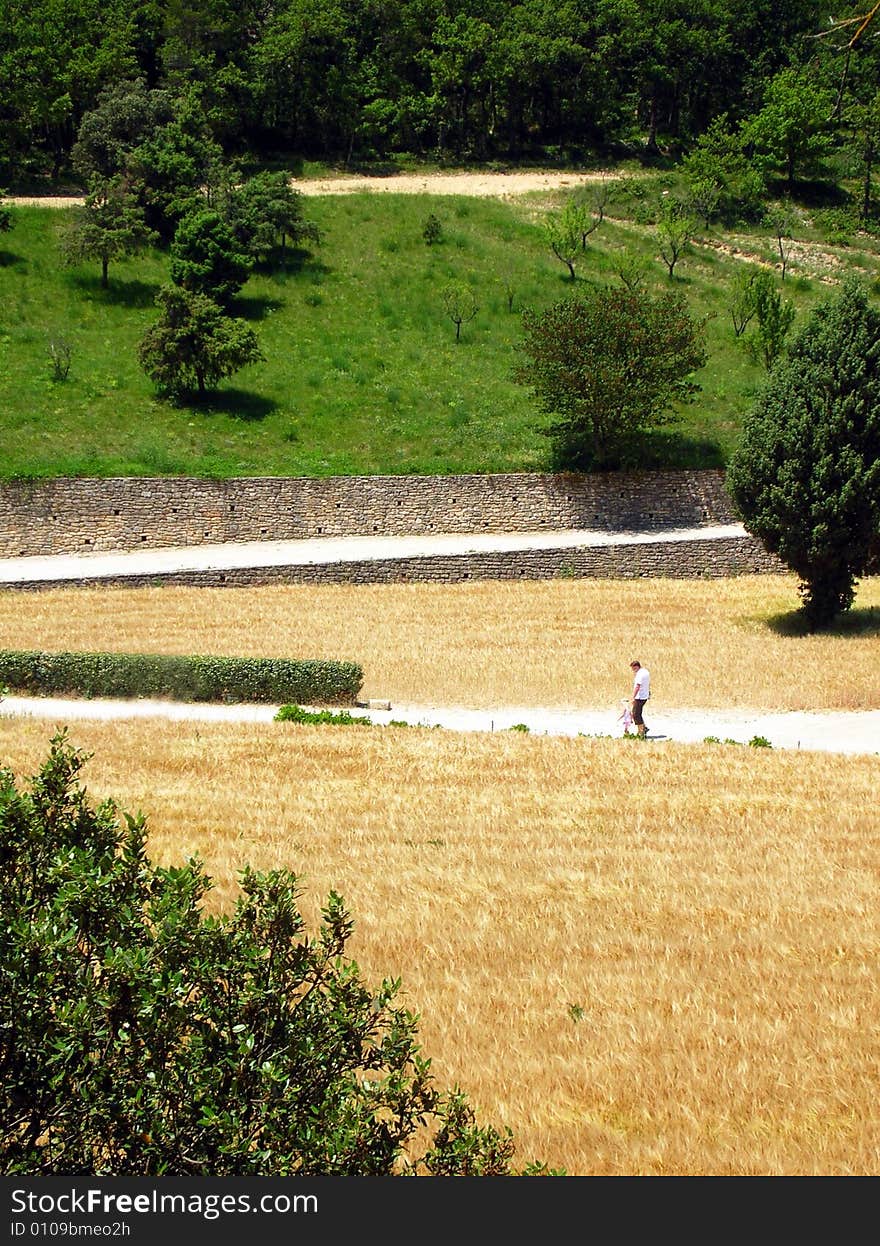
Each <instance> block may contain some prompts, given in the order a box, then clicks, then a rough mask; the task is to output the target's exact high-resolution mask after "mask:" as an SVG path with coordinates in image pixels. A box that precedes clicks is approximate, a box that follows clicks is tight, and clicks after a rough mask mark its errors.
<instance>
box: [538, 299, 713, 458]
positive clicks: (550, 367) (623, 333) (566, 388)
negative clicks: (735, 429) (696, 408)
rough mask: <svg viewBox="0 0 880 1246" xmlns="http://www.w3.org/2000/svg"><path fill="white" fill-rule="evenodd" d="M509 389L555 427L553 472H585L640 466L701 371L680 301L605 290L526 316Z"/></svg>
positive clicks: (697, 340) (693, 332)
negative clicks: (646, 442) (643, 448)
mask: <svg viewBox="0 0 880 1246" xmlns="http://www.w3.org/2000/svg"><path fill="white" fill-rule="evenodd" d="M523 326H524V330H525V335H524V340H523V342H522V344H521V346H520V350H521V351H522V353H523V354H524V355H525V357H526V359H525V361H524V362H523V363H522V364H521V365H520V366H518V367H517V368H516V370H515V372H514V376H515V379H516V380H517V381H519V382H520V383H521V384H524V385H528V386H529V387H530V388H531V391H532V394H533V396H534V397H535V398H536V399H537V401H538V404H539V406H540V408H541V410H542V411H544V412H546V413H547V414H548V415H550V416H551V417H553V418H552V422H551V424H550V425H549V426H548V428H547V429H546V430H545V431H546V432H547V434H548V435H549V436H550V437H551V439H552V440H553V443H554V454H555V460H556V464H557V465H558V466H560V467H563V468H565V467H571V468H582V469H586V470H590V469H594V470H598V469H607V468H617V467H620V466H624V465H625V466H629V465H632V464H635V463H637V462H638V458H639V442H640V439H641V438H642V436H643V435H644V433H645V432H647V431H648V430H650V429H653V428H655V427H658V426H659V425H662V424H666V423H668V422H670V421H671V420H673V419H675V418H676V413H675V404H676V403H679V402H687V401H690V400H691V399H693V397H694V396H695V395H696V394H697V393H698V392H699V386H698V385H697V383H696V382H695V381H694V378H693V373H694V372H695V371H696V370H697V369H698V368H701V367H702V366H703V364H704V363H705V362H706V353H705V349H704V347H703V344H702V335H701V332H700V326H699V324H698V323H697V322H696V321H695V320H694V318H693V317H692V316H691V314H690V312H689V311H688V308H687V305H686V303H685V301H684V297H683V295H681V294H679V293H678V292H677V291H671V290H666V291H663V292H662V293H661V294H652V293H649V292H647V291H645V290H642V289H640V288H638V287H636V288H633V289H625V288H619V287H616V286H614V287H606V288H603V289H595V290H591V291H590V292H589V293H586V294H584V295H583V296H582V297H575V298H570V299H567V300H565V301H563V302H560V303H556V304H555V305H554V306H553V307H550V308H548V309H547V310H546V311H543V312H535V311H527V312H525V313H524V314H523Z"/></svg>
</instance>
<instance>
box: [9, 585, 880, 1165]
mask: <svg viewBox="0 0 880 1246" xmlns="http://www.w3.org/2000/svg"><path fill="white" fill-rule="evenodd" d="M755 581H757V582H755ZM392 590H393V591H392ZM791 599H792V585H791V582H789V581H787V580H785V579H783V578H780V579H778V580H777V579H775V578H774V579H771V578H769V577H755V580H754V581H752V580H744V581H735V580H731V581H722V582H720V583H718V582H713V583H711V584H708V583H702V584H700V583H684V582H671V581H668V582H665V581H644V582H639V583H637V584H628V583H626V582H620V581H617V582H614V583H601V582H586V581H574V582H567V581H566V582H562V581H560V582H555V581H554V582H551V583H548V584H511V585H506V584H494V585H493V584H485V585H483V584H480V585H477V584H471V585H465V586H462V587H461V588H460V589H458V588H446V589H439V588H434V587H432V586H386V587H385V588H384V589H383V588H378V587H375V588H373V587H371V588H364V589H356V590H355V589H342V588H339V589H336V588H334V589H327V588H325V589H320V590H316V589H306V588H297V589H281V588H272V589H259V590H250V591H242V592H239V591H237V590H228V589H226V590H218V591H217V592H216V593H215V592H213V591H207V590H199V591H193V590H189V591H186V592H184V591H179V592H178V591H177V590H171V589H156V590H144V591H141V592H132V591H125V592H110V591H104V592H96V591H93V590H89V591H76V590H69V591H66V592H64V593H55V592H53V593H39V594H21V595H14V594H5V595H3V596H2V598H0V645H2V646H3V647H12V646H22V647H24V646H25V645H26V646H28V647H31V646H34V647H36V646H44V647H56V646H57V647H69V648H75V647H88V648H100V647H107V648H111V647H112V648H117V649H118V648H139V649H151V650H165V651H185V650H187V649H188V650H190V651H197V650H201V651H210V652H231V653H255V652H275V653H289V654H291V655H294V656H321V655H322V654H327V655H331V654H332V655H335V656H345V657H353V658H356V659H358V660H361V661H363V663H364V668H365V672H366V673H367V679H368V685H367V687H366V688H365V691H366V692H367V694H368V695H383V694H384V695H391V696H392V697H404V696H406V697H412V698H413V699H414V700H418V701H436V702H438V703H441V702H442V703H451V702H459V703H467V704H474V705H479V704H489V703H494V702H495V701H499V702H510V701H514V702H516V703H518V704H528V703H533V704H559V703H561V702H564V703H569V702H572V701H574V702H577V701H578V700H582V701H583V702H584V703H585V704H596V703H600V702H601V701H602V700H603V699H608V698H609V697H610V698H612V699H613V698H616V697H617V696H619V693H620V686H621V680H622V679H623V680H627V679H628V675H629V672H628V670H627V669H626V663H627V662H628V661H629V658H630V656H631V654H632V653H633V652H638V653H639V654H640V656H641V657H642V660H644V661H646V663H648V664H650V665H651V666H652V671H656V672H657V675H656V676H655V678H656V679H657V680H658V683H660V682H661V681H662V687H663V695H664V698H668V699H669V700H670V701H671V702H672V703H678V704H682V705H692V706H694V707H712V706H714V705H716V704H718V700H716V698H720V696H721V694H720V693H719V691H718V688H717V684H718V664H719V663H720V664H721V671H722V674H723V676H724V679H725V680H726V679H729V678H732V679H734V681H735V682H736V683H737V689H736V692H737V697H738V703H741V704H749V705H768V706H777V705H778V703H779V701H782V702H783V703H785V698H786V696H788V697H789V698H791V700H792V701H796V700H797V698H798V697H800V698H802V702H797V704H798V706H801V705H802V707H803V708H809V709H815V708H846V707H848V706H850V707H852V708H875V707H876V706H877V704H878V703H880V702H878V699H877V698H878V690H877V686H876V680H872V678H871V671H872V668H873V665H874V664H875V663H876V656H877V651H878V623H880V620H877V619H876V612H877V607H878V605H880V584H878V582H877V581H869V582H866V584H865V585H863V587H862V591H861V592H860V596H859V606H860V610H861V613H860V616H859V618H858V619H856V620H855V621H854V622H855V623H856V624H857V626H850V628H843V629H841V631H840V633H839V634H838V635H834V636H830V637H824V638H821V639H820V638H815V637H803V636H797V635H794V636H792V635H786V634H785V630H786V627H785V623H784V621H783V622H782V623H779V622H778V621H774V620H775V619H776V616H777V615H782V614H784V613H785V611H787V610H790V609H791V607H792V600H791ZM768 620H769V622H768ZM771 624H772V626H771ZM422 633H425V634H422ZM344 641H345V642H347V643H345V644H344V645H343V642H344ZM621 665H623V667H624V674H623V675H621V671H620V667H621ZM792 673H794V674H795V676H796V678H795V679H794V680H792V678H791V676H792ZM559 681H567V682H566V685H565V689H564V693H563V692H561V691H560V689H559V688H558V686H557V684H558V682H559ZM722 683H723V680H722ZM792 687H794V692H792ZM722 691H723V689H722ZM553 692H555V693H556V695H555V697H554V696H552V695H551V694H552V693H553ZM792 708H795V705H794V704H793V705H792ZM52 730H53V726H52V724H51V722H47V721H45V720H43V721H40V720H31V719H24V718H14V717H12V716H3V715H2V705H0V758H2V761H3V764H5V765H8V766H11V767H12V769H13V770H14V771H15V772H16V774H18V775H21V776H27V775H29V774H31V773H33V772H34V770H35V769H36V768H37V766H38V765H39V763H40V761H41V759H42V758H43V757H44V756H45V753H46V749H47V745H48V738H49V736H50V734H51V732H52ZM69 738H70V741H71V743H73V744H74V745H76V746H77V747H80V748H83V749H84V750H86V751H87V752H90V753H92V754H93V756H92V759H91V761H90V762H89V764H88V765H87V767H86V770H85V775H84V778H85V782H86V784H87V786H88V788H89V792H90V794H91V796H92V797H93V798H94V799H96V800H97V799H99V798H102V797H104V796H107V795H112V796H113V797H115V798H116V799H117V800H118V802H119V804H120V805H121V806H122V807H123V808H125V809H128V810H130V811H132V812H134V811H136V810H138V809H142V810H143V811H144V812H145V813H146V814H147V816H148V821H149V827H150V849H151V853H152V854H153V856H154V858H155V859H156V860H158V861H160V862H162V863H171V862H180V861H181V860H183V859H185V858H186V857H188V856H189V855H191V854H197V855H199V856H201V857H202V859H203V860H204V862H205V866H206V869H207V872H208V873H209V874H210V875H211V876H212V877H213V878H214V880H215V884H216V887H215V890H214V892H213V893H212V894H211V896H210V897H209V903H210V905H211V907H213V908H215V909H225V908H228V907H229V906H231V904H232V903H233V902H234V898H235V890H236V878H237V873H238V870H239V869H240V868H241V867H243V866H244V865H245V864H246V863H247V864H251V865H253V866H255V867H257V868H269V867H273V866H280V865H283V866H286V867H289V868H291V869H294V870H295V871H297V872H298V873H299V874H300V876H301V881H302V886H303V888H304V894H303V897H302V905H303V909H304V912H305V914H306V916H307V918H308V920H309V921H310V922H312V923H316V922H317V916H318V911H319V909H320V906H321V903H322V902H323V901H324V899H325V898H326V895H327V892H328V891H329V890H330V889H334V890H336V891H338V892H340V893H341V894H342V895H343V896H344V898H345V900H346V902H347V903H348V905H349V907H350V909H351V911H352V913H353V916H354V919H355V933H354V937H353V940H352V943H351V945H350V951H351V953H352V955H354V957H355V958H356V959H357V961H358V963H359V964H360V966H361V968H362V970H363V971H364V973H365V974H366V975H367V976H369V977H370V978H374V979H379V978H381V977H385V976H393V977H398V976H399V977H400V978H401V979H402V981H403V987H404V997H405V1002H406V1003H407V1004H408V1005H409V1006H410V1007H412V1008H414V1009H415V1010H416V1011H418V1012H419V1014H420V1016H421V1022H420V1026H419V1032H420V1038H421V1042H422V1046H423V1050H424V1052H425V1054H427V1055H428V1056H430V1057H431V1059H432V1062H433V1071H434V1074H435V1077H436V1080H437V1083H438V1085H440V1086H444V1087H450V1086H452V1085H453V1084H459V1085H460V1086H461V1087H462V1088H463V1089H464V1090H465V1091H466V1092H467V1093H468V1095H469V1096H470V1098H471V1100H472V1101H473V1103H474V1104H475V1106H476V1107H477V1109H478V1112H479V1114H480V1116H481V1118H482V1119H484V1120H487V1121H492V1122H493V1123H495V1124H497V1125H501V1126H503V1125H509V1126H510V1127H511V1128H512V1129H513V1131H514V1134H515V1136H516V1140H517V1160H518V1161H519V1162H521V1163H525V1162H527V1161H529V1160H542V1161H545V1162H546V1163H548V1164H550V1165H552V1166H554V1167H561V1168H564V1169H565V1170H566V1171H567V1172H568V1173H570V1174H573V1175H586V1176H590V1175H651V1174H666V1175H696V1174H705V1175H734V1174H774V1175H776V1174H779V1175H781V1174H790V1175H809V1174H815V1175H832V1174H876V1173H878V1172H880V1107H878V1104H880V1059H878V1057H880V1042H878V1034H880V975H878V954H880V815H878V810H877V792H878V790H880V758H878V757H876V756H865V757H852V756H838V755H834V754H826V753H815V752H807V751H776V750H769V749H750V748H747V747H743V746H735V745H726V746H725V745H681V744H674V743H672V742H667V743H665V744H664V745H663V746H662V747H658V748H654V747H653V746H643V745H639V744H636V743H624V742H623V741H621V740H612V739H588V738H553V737H548V736H537V735H535V736H530V735H524V734H520V733H516V732H496V733H493V734H489V733H477V732H474V733H456V732H451V731H445V730H442V729H429V728H371V727H366V726H357V727H347V728H334V727H308V726H298V725H294V724H283V723H269V724H247V725H245V724H204V723H196V722H178V723H171V722H167V721H162V720H126V721H119V722H99V721H87V720H85V719H83V720H79V721H75V722H72V723H70V724H69Z"/></svg>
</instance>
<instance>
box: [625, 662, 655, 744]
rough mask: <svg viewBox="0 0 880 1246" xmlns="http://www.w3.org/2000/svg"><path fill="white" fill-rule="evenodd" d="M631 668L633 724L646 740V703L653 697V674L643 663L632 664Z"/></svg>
mask: <svg viewBox="0 0 880 1246" xmlns="http://www.w3.org/2000/svg"><path fill="white" fill-rule="evenodd" d="M629 668H630V670H631V671H632V673H633V691H632V705H633V722H634V723H635V725H636V731H637V732H638V734H639V736H640V737H641V738H642V739H643V740H644V738H645V736H646V735H647V734H648V728H647V726H646V724H645V719H644V709H645V702H646V701H647V699H648V697H649V696H650V695H651V674H650V672H649V671H648V669H647V668H646V667H644V666H642V664H641V662H630V664H629Z"/></svg>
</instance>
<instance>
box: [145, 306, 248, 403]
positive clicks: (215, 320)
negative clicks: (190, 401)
mask: <svg viewBox="0 0 880 1246" xmlns="http://www.w3.org/2000/svg"><path fill="white" fill-rule="evenodd" d="M156 302H157V303H158V305H159V306H160V307H161V309H162V314H161V315H160V317H159V320H158V321H157V323H156V324H154V325H153V326H152V327H151V328H150V329H148V330H147V332H146V334H145V335H144V337H143V339H142V341H141V344H140V347H139V350H138V357H139V359H140V363H141V367H142V368H143V370H144V371H145V372H146V374H147V376H149V377H150V379H151V380H152V381H154V382H155V383H156V385H157V387H158V389H159V392H160V393H163V394H168V395H171V396H172V397H174V398H180V399H183V398H186V397H188V396H190V395H192V394H193V393H198V394H199V395H200V396H201V395H203V394H204V393H205V392H206V390H208V389H212V388H214V387H215V386H216V385H217V383H218V382H219V381H221V380H223V378H224V377H227V376H231V375H232V374H233V372H237V371H238V370H239V368H244V367H246V366H247V365H248V364H252V363H257V362H259V361H260V360H262V359H264V358H265V356H264V355H263V352H262V351H261V350H260V345H259V342H258V341H257V336H256V334H255V333H254V331H253V329H251V328H250V327H249V326H248V325H247V324H245V322H244V321H243V320H238V319H234V318H232V317H230V316H227V315H225V314H224V312H223V309H222V308H221V307H219V306H218V305H217V304H216V303H215V302H214V301H213V300H212V299H209V298H208V296H207V295H205V294H194V293H193V292H192V291H190V290H184V289H182V288H181V287H179V286H165V287H164V288H163V289H162V290H160V291H159V293H158V294H157V295H156Z"/></svg>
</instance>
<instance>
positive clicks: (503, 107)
mask: <svg viewBox="0 0 880 1246" xmlns="http://www.w3.org/2000/svg"><path fill="white" fill-rule="evenodd" d="M0 19H2V20H0V181H2V180H4V179H5V181H6V182H8V181H10V180H14V179H18V178H20V177H21V176H23V175H24V174H27V173H29V172H30V173H33V172H49V173H53V174H55V175H56V176H57V175H59V174H60V173H62V172H63V171H65V170H66V169H67V167H68V164H69V160H70V155H71V151H72V149H73V146H74V143H75V141H76V139H77V135H78V133H79V130H80V126H81V124H82V122H83V119H84V118H85V117H86V116H87V114H88V113H90V112H91V111H92V110H93V109H94V108H95V105H96V104H97V102H98V99H99V97H100V95H101V92H102V91H103V90H104V89H106V88H107V87H109V86H111V85H112V84H116V83H119V82H120V81H123V80H126V79H131V80H137V79H140V80H142V81H143V82H144V84H145V86H146V87H147V88H148V89H149V90H151V91H155V90H161V91H163V92H167V98H168V99H171V100H173V101H174V115H175V116H179V115H180V103H181V101H186V107H187V108H188V109H189V110H191V111H195V112H197V114H198V115H199V116H200V118H201V119H202V120H203V121H204V123H205V124H206V125H207V127H208V128H209V130H210V132H211V134H212V136H213V138H214V140H215V141H216V142H218V143H219V144H220V145H221V146H222V148H223V150H224V151H225V152H226V154H227V155H229V154H234V153H236V152H244V151H248V152H255V153H257V154H262V155H275V156H280V157H283V158H285V159H289V158H290V157H291V156H292V155H303V156H316V157H322V158H328V159H348V160H353V159H365V158H374V159H375V158H383V157H384V158H387V157H390V156H392V155H393V154H394V153H395V152H401V151H406V152H415V153H419V152H421V153H425V154H429V153H430V154H432V155H433V154H437V153H440V154H444V155H447V156H448V157H450V158H465V157H467V158H477V159H481V158H482V159H490V158H494V159H517V158H523V157H525V156H528V155H532V154H535V153H539V152H540V153H541V154H544V155H546V154H547V152H548V149H551V150H552V149H554V148H556V149H560V148H561V149H564V150H565V151H566V152H569V153H571V154H574V155H577V154H578V153H581V154H585V153H588V152H595V151H597V150H601V149H614V148H618V149H620V148H624V149H626V148H628V147H633V146H638V147H640V148H645V147H646V148H648V149H651V148H654V147H657V146H658V145H664V146H667V145H670V146H672V147H673V148H678V149H685V148H687V147H689V146H690V145H691V144H692V143H693V141H694V140H695V138H696V137H698V136H699V135H700V134H702V133H703V132H704V131H705V130H706V129H707V127H708V126H709V125H710V124H711V123H712V122H713V121H714V120H715V119H716V118H718V117H719V116H720V115H722V114H727V116H728V118H729V120H730V122H731V124H735V125H739V124H740V123H741V122H742V121H744V120H745V119H746V118H748V117H750V116H752V115H754V114H756V113H758V112H759V111H760V110H761V108H762V107H764V106H765V105H766V104H767V103H768V102H771V103H772V100H773V96H772V91H771V92H770V95H769V96H768V90H769V88H770V84H771V83H772V82H773V80H774V78H775V77H776V75H778V74H779V73H780V72H781V71H783V70H789V71H791V72H792V73H797V71H798V70H799V69H801V68H802V67H804V66H806V65H809V66H810V81H811V83H812V85H813V86H814V87H822V86H824V87H825V88H827V89H828V91H830V92H831V108H832V111H833V110H834V109H835V108H836V110H837V113H838V120H841V119H842V104H841V103H840V101H839V100H838V103H837V104H835V100H836V99H837V90H838V87H839V85H840V83H841V82H842V81H843V80H844V77H846V84H847V85H846V92H845V94H846V96H847V99H848V100H849V101H850V102H851V104H852V107H856V106H858V107H862V108H870V105H871V102H872V100H873V98H874V95H875V89H876V64H874V56H875V54H874V53H873V52H872V51H871V47H870V45H869V44H867V43H866V44H865V45H864V46H863V47H861V48H860V50H859V56H858V58H851V59H852V60H853V64H852V65H850V66H849V72H847V69H848V63H847V56H846V53H845V51H842V50H841V49H840V47H839V42H838V44H837V46H835V45H834V44H833V43H832V42H831V41H827V40H824V41H823V40H819V39H817V38H816V35H817V33H818V32H821V31H822V30H825V29H827V22H828V11H827V8H826V7H824V6H821V5H819V3H818V0H779V2H777V3H773V4H770V3H769V2H768V0H688V2H687V3H685V2H684V0H645V2H643V3H638V4H635V3H633V2H632V0H590V2H589V3H587V0H519V2H517V0H242V3H240V4H232V3H230V2H229V0H187V3H183V2H182V0H135V2H134V3H129V2H128V0H126V2H125V3H123V2H122V0H101V3H98V0H33V3H31V4H29V5H27V6H22V5H19V4H15V3H13V0H0ZM856 59H858V61H859V64H858V66H857V65H855V63H854V62H855V60H856ZM155 100H156V102H157V103H158V102H159V97H158V96H157V97H155ZM860 124H861V122H860ZM862 128H863V129H865V128H867V129H868V130H871V133H872V134H873V130H872V129H871V122H870V119H866V121H865V126H863V127H862ZM874 128H876V127H874ZM794 133H796V132H795V131H793V132H792V134H794ZM757 138H760V135H758V136H757ZM774 141H775V139H774ZM862 146H863V148H864V147H865V143H863V144H862ZM873 147H874V144H873V139H869V140H868V141H867V148H869V149H870V156H869V158H870V159H873ZM784 154H785V156H786V158H787V159H788V158H791V159H792V160H795V159H797V158H799V153H798V152H797V151H795V150H794V149H790V150H788V151H786V152H785V153H784ZM863 154H864V152H863ZM789 171H791V169H790V168H789Z"/></svg>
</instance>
